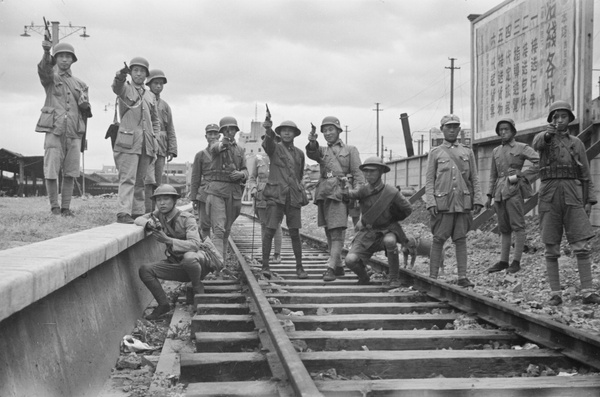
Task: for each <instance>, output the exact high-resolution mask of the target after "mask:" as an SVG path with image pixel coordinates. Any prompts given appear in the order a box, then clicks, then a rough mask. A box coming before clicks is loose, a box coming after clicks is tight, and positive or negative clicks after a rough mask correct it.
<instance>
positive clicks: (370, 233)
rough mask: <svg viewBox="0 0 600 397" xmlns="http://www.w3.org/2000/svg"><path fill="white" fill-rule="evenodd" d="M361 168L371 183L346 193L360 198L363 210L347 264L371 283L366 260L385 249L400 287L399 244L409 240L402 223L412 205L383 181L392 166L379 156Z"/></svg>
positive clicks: (395, 284)
mask: <svg viewBox="0 0 600 397" xmlns="http://www.w3.org/2000/svg"><path fill="white" fill-rule="evenodd" d="M359 168H360V170H361V171H362V172H363V174H364V175H365V180H366V181H367V184H366V185H362V186H361V187H359V188H358V189H355V190H351V191H349V192H344V193H343V196H344V198H345V199H357V200H358V201H359V203H360V213H361V217H360V220H359V221H358V223H357V224H356V235H355V236H354V240H353V241H352V246H351V247H350V252H349V253H348V255H346V266H348V268H349V269H350V270H352V271H353V272H354V273H356V275H357V276H358V283H359V284H369V275H368V274H367V272H366V270H365V262H366V261H368V260H369V258H371V256H373V254H374V253H375V252H377V251H381V250H385V251H386V254H387V258H388V265H389V267H390V286H391V287H394V288H396V287H399V286H400V280H399V273H400V257H399V255H398V243H401V244H405V243H406V240H407V239H406V235H405V234H404V231H403V230H402V227H401V226H400V223H399V222H400V221H401V220H403V219H406V217H408V216H409V215H410V214H411V213H412V207H411V205H410V202H409V201H408V200H407V199H406V198H405V197H404V196H403V195H402V193H401V192H400V191H399V190H398V189H397V188H395V187H393V186H390V185H386V184H385V183H384V182H383V181H382V180H381V176H382V175H383V174H385V173H386V172H389V171H390V167H389V166H387V165H386V164H385V163H384V162H383V161H382V160H381V159H380V158H379V157H369V158H368V159H367V160H365V162H364V163H363V164H362V165H361V166H360V167H359Z"/></svg>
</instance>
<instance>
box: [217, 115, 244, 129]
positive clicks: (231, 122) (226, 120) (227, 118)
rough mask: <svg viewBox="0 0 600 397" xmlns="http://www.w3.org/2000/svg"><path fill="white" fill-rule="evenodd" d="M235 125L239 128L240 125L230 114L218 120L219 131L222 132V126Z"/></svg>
mask: <svg viewBox="0 0 600 397" xmlns="http://www.w3.org/2000/svg"><path fill="white" fill-rule="evenodd" d="M231 126H233V127H235V128H237V130H238V131H239V130H240V127H238V125H237V120H236V119H235V118H233V117H231V116H225V117H223V118H222V119H221V120H220V121H219V132H223V128H227V127H231Z"/></svg>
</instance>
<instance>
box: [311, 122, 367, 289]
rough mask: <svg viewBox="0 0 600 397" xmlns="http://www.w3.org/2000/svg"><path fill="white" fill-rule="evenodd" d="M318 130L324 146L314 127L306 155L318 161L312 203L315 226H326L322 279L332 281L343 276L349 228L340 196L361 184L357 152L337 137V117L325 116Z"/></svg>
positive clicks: (346, 211) (362, 181)
mask: <svg viewBox="0 0 600 397" xmlns="http://www.w3.org/2000/svg"><path fill="white" fill-rule="evenodd" d="M321 132H322V133H323V137H324V138H325V141H326V142H327V146H325V147H320V146H319V143H318V142H317V134H316V133H315V132H314V127H313V130H312V131H311V133H310V134H309V135H308V140H309V142H308V145H306V155H307V156H308V158H309V159H311V160H314V161H316V162H318V163H319V168H320V178H319V183H318V184H317V187H316V189H315V203H316V204H317V206H318V225H319V226H323V227H325V235H326V236H327V244H328V246H329V260H328V262H327V270H326V271H325V273H324V274H323V281H334V280H335V279H336V277H337V276H343V275H344V264H343V263H342V248H343V247H344V240H345V236H346V228H347V227H348V214H349V209H348V203H347V202H344V201H343V199H342V190H343V188H344V187H345V186H347V185H349V186H351V187H352V189H356V188H358V187H359V186H360V185H361V184H363V183H364V178H363V175H362V172H360V169H359V168H358V167H359V166H360V155H359V153H358V150H357V149H356V148H355V147H354V146H350V145H346V144H345V143H344V142H343V141H342V140H341V139H340V132H342V127H341V126H340V120H338V118H337V117H332V116H328V117H325V118H324V119H323V122H322V123H321Z"/></svg>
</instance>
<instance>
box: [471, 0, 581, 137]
mask: <svg viewBox="0 0 600 397" xmlns="http://www.w3.org/2000/svg"><path fill="white" fill-rule="evenodd" d="M577 3H578V0H514V1H510V2H505V3H503V4H502V5H500V6H499V7H497V8H496V9H494V10H492V11H490V12H489V13H488V14H485V15H484V16H483V17H481V18H479V19H477V20H475V21H474V22H473V25H472V28H473V30H472V32H473V37H472V38H473V55H474V71H473V78H474V79H473V81H474V85H473V97H474V100H473V106H474V111H473V117H474V120H473V126H474V128H473V130H474V131H473V132H474V138H475V140H477V139H482V138H487V137H490V136H494V135H495V131H494V128H495V126H496V123H497V121H498V120H499V119H502V118H506V117H508V118H511V119H513V120H514V121H515V123H516V124H517V126H518V128H519V129H520V130H523V129H526V128H532V127H537V126H540V125H542V124H544V123H545V119H546V116H547V114H548V107H549V106H550V104H551V103H552V102H554V101H555V100H559V99H562V100H566V101H569V102H571V103H574V102H575V98H576V95H577V93H576V90H577V83H576V81H577V73H578V67H580V62H578V59H577V56H578V54H577V51H576V48H577V46H576V41H577Z"/></svg>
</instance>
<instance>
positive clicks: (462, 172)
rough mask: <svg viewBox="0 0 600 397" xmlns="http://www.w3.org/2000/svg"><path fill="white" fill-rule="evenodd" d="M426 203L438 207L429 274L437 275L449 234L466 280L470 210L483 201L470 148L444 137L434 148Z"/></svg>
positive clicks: (431, 222) (459, 275) (434, 217)
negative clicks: (442, 251)
mask: <svg viewBox="0 0 600 397" xmlns="http://www.w3.org/2000/svg"><path fill="white" fill-rule="evenodd" d="M454 117H455V116H454ZM442 125H443V123H442ZM425 203H426V205H427V209H430V208H431V207H437V210H438V213H437V215H436V216H433V215H432V216H431V219H430V225H431V232H432V234H433V240H434V241H433V244H432V249H431V261H430V266H431V268H430V275H431V276H432V277H437V275H438V271H439V265H440V262H441V248H442V247H443V244H444V242H445V241H446V240H447V239H448V238H449V237H450V238H452V240H453V241H454V242H455V244H456V247H457V248H456V249H457V268H458V278H459V281H460V280H461V279H465V280H466V277H467V276H466V273H467V258H466V236H467V232H468V231H469V229H470V228H471V223H472V222H473V216H472V215H471V210H473V208H474V206H475V205H480V206H482V207H483V205H484V203H483V198H482V192H481V187H480V185H479V178H478V175H477V162H476V160H475V155H474V154H473V151H472V150H471V149H470V148H468V147H467V146H465V145H463V144H460V143H458V144H457V143H450V142H448V141H446V140H444V141H443V143H442V144H441V145H440V146H438V147H436V148H433V149H432V150H431V152H430V153H429V157H428V159H427V177H426V184H425ZM459 245H460V247H461V249H460V250H459ZM463 245H464V252H463V249H462V248H463V247H462V246H463ZM438 251H439V252H438Z"/></svg>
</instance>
